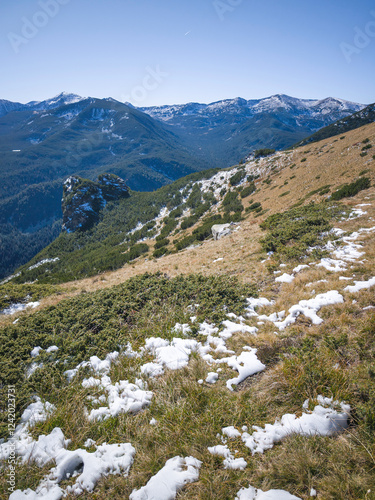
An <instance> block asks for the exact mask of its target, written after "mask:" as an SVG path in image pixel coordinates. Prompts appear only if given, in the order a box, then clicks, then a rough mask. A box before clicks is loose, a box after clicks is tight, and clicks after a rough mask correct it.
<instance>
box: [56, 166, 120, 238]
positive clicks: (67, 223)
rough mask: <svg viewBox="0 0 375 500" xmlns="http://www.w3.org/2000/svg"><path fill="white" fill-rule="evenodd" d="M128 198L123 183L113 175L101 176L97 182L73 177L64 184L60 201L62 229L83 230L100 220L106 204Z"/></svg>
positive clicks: (68, 230) (69, 230)
mask: <svg viewBox="0 0 375 500" xmlns="http://www.w3.org/2000/svg"><path fill="white" fill-rule="evenodd" d="M128 196H129V188H128V186H127V185H126V184H125V181H124V180H123V179H121V178H120V177H118V176H117V175H114V174H102V175H100V176H99V178H98V180H97V182H93V181H90V180H89V179H82V178H81V177H78V176H75V175H72V176H70V177H68V179H67V180H66V181H65V182H64V191H63V198H62V210H63V226H62V230H63V231H66V232H67V233H73V232H75V231H78V230H81V231H86V230H87V229H90V228H91V227H92V226H93V225H95V224H96V223H97V222H98V221H99V218H100V211H101V210H102V209H103V208H104V207H105V205H106V204H107V202H108V201H114V200H118V199H120V198H125V197H128Z"/></svg>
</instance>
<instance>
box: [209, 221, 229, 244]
mask: <svg viewBox="0 0 375 500" xmlns="http://www.w3.org/2000/svg"><path fill="white" fill-rule="evenodd" d="M211 231H212V236H213V237H214V240H220V238H222V237H223V236H227V234H231V232H232V229H231V224H214V225H213V226H212V228H211Z"/></svg>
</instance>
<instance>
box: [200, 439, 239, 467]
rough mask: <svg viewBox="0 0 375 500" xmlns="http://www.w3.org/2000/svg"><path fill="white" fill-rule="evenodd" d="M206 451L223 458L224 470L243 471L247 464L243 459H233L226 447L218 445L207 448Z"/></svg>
mask: <svg viewBox="0 0 375 500" xmlns="http://www.w3.org/2000/svg"><path fill="white" fill-rule="evenodd" d="M208 451H209V452H210V453H211V455H219V456H220V457H224V458H225V460H224V462H223V465H224V469H234V470H244V469H245V468H246V466H247V462H245V460H244V459H243V458H234V456H233V455H232V453H231V452H230V449H229V448H228V446H227V445H222V444H218V445H217V446H209V447H208Z"/></svg>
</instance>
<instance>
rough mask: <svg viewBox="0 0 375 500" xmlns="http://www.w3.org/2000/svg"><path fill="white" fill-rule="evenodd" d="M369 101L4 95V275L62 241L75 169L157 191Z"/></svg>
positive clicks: (0, 215)
mask: <svg viewBox="0 0 375 500" xmlns="http://www.w3.org/2000/svg"><path fill="white" fill-rule="evenodd" d="M363 107H364V105H362V104H358V103H352V102H348V101H344V100H341V99H333V98H327V99H324V100H320V101H317V100H306V99H296V98H293V97H288V96H285V95H276V96H272V97H268V98H265V99H259V100H250V101H247V100H245V99H241V98H236V99H232V100H224V101H219V102H216V103H212V104H199V103H190V104H185V105H175V106H160V107H151V108H138V109H137V108H134V107H133V106H131V105H129V104H124V103H121V102H118V101H116V100H114V99H112V98H107V99H96V98H93V97H88V98H83V97H80V96H78V95H75V94H68V93H65V92H63V93H61V94H59V95H57V96H55V97H53V98H52V99H47V100H45V101H41V102H37V101H32V102H29V103H27V104H21V103H17V102H11V101H6V100H0V154H1V160H0V180H1V182H0V248H1V250H2V252H1V258H0V276H1V275H4V274H7V273H9V272H11V270H12V269H13V268H15V267H17V266H19V265H20V264H22V263H23V262H26V261H28V260H29V259H30V258H31V256H32V255H29V254H28V252H29V253H30V252H31V253H32V254H35V253H36V250H37V251H38V250H40V249H41V248H43V247H44V246H45V245H46V244H48V243H49V242H50V241H51V240H52V239H53V238H55V237H56V235H57V234H58V231H59V228H58V226H56V224H55V223H56V221H57V220H59V219H61V216H62V213H61V197H62V184H63V181H64V180H65V179H66V178H67V177H68V176H70V175H79V176H81V177H84V178H89V179H91V180H93V179H95V178H97V177H98V176H99V175H100V174H102V173H104V172H109V173H113V174H116V175H118V176H120V177H121V178H123V179H124V180H125V182H126V183H127V185H128V186H129V187H130V188H131V189H132V190H137V191H150V190H154V189H156V188H158V187H160V186H163V185H165V184H168V183H170V182H173V181H174V180H176V179H178V178H180V177H183V176H185V175H188V174H190V173H192V172H197V171H202V170H206V169H207V168H210V167H215V168H218V167H220V168H221V167H227V166H230V165H233V164H235V163H238V162H239V161H240V160H241V159H242V158H244V157H247V156H248V155H249V153H251V152H252V151H253V150H254V149H258V148H262V147H272V148H275V149H282V148H285V147H288V146H291V145H293V144H294V143H296V142H297V141H300V140H302V139H303V138H305V137H306V136H309V135H311V134H312V133H314V132H316V131H317V130H319V129H320V128H322V127H324V126H327V125H329V124H331V123H332V122H335V121H336V120H338V119H340V118H343V117H346V116H348V115H350V114H351V113H353V112H357V111H359V110H361V109H362V108H363ZM54 224H55V225H54ZM52 228H53V230H52ZM31 241H32V242H33V243H32V244H31Z"/></svg>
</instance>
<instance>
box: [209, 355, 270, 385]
mask: <svg viewBox="0 0 375 500" xmlns="http://www.w3.org/2000/svg"><path fill="white" fill-rule="evenodd" d="M248 349H249V350H248V351H242V353H241V354H240V355H239V356H231V357H229V358H222V359H219V360H217V361H216V362H217V363H226V364H227V365H228V366H229V367H230V368H233V370H236V371H238V377H235V378H231V379H229V380H227V387H228V389H229V390H230V391H233V387H232V386H233V385H238V384H239V383H240V382H242V381H243V380H245V378H247V377H250V376H251V375H255V374H256V373H259V372H261V371H263V370H264V369H265V368H266V366H265V365H264V364H263V363H262V362H261V361H259V359H258V358H257V356H256V353H257V349H255V348H252V347H249V348H248Z"/></svg>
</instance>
